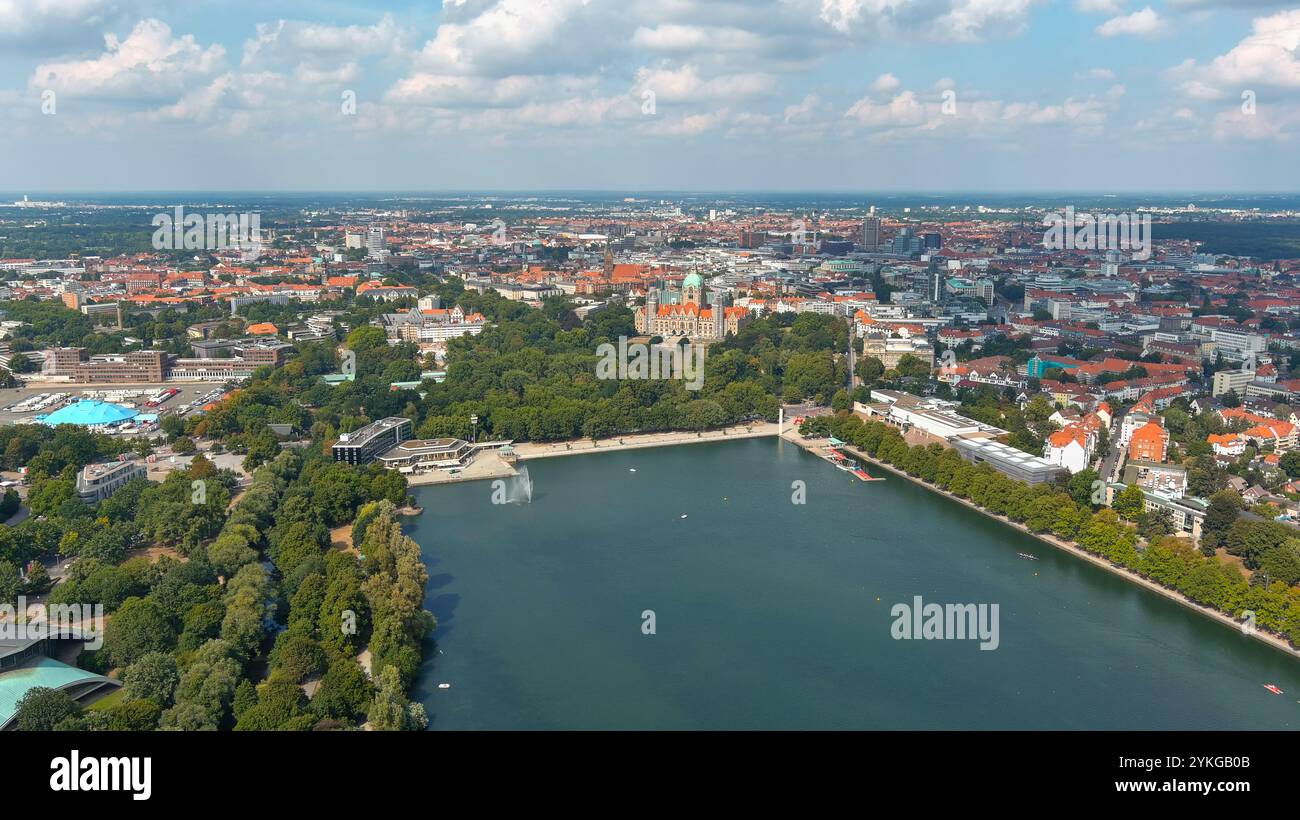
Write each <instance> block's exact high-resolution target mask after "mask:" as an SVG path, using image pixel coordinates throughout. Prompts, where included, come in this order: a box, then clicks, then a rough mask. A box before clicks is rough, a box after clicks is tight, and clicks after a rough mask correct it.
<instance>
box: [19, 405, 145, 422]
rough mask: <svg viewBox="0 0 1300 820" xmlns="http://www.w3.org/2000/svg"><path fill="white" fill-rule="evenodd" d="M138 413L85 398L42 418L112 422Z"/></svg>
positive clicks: (63, 420) (47, 419) (128, 408)
mask: <svg viewBox="0 0 1300 820" xmlns="http://www.w3.org/2000/svg"><path fill="white" fill-rule="evenodd" d="M138 415H140V413H139V411H138V410H133V409H132V408H130V407H123V406H122V405H120V404H112V403H110V402H106V401H99V400H98V399H86V400H85V401H79V402H74V403H73V404H69V405H68V406H66V407H61V408H59V409H58V410H55V411H54V412H53V413H50V414H49V415H48V416H46V417H45V418H44V419H42V420H43V421H44V422H45V423H46V424H48V425H50V426H54V425H56V424H82V425H89V424H113V423H115V422H119V421H125V420H126V419H130V418H135V417H136V416H138Z"/></svg>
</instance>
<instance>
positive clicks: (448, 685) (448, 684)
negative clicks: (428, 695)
mask: <svg viewBox="0 0 1300 820" xmlns="http://www.w3.org/2000/svg"><path fill="white" fill-rule="evenodd" d="M438 688H439V689H450V688H451V684H450V683H440V684H438Z"/></svg>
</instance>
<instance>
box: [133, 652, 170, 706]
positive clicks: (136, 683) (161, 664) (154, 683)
mask: <svg viewBox="0 0 1300 820" xmlns="http://www.w3.org/2000/svg"><path fill="white" fill-rule="evenodd" d="M180 680H181V678H180V673H179V672H178V671H177V670H176V661H175V659H174V658H172V656H171V655H168V654H167V653H165V652H150V653H148V654H146V655H143V656H142V657H141V658H140V659H139V660H138V661H136V662H135V663H133V664H131V665H130V666H128V667H127V668H126V669H124V670H122V684H123V688H124V689H125V690H126V693H125V694H126V699H127V700H151V701H153V702H154V703H156V704H158V705H159V706H161V707H163V708H166V707H168V706H170V705H171V702H172V695H173V694H174V693H175V692H176V686H177V685H178V684H179V683H180Z"/></svg>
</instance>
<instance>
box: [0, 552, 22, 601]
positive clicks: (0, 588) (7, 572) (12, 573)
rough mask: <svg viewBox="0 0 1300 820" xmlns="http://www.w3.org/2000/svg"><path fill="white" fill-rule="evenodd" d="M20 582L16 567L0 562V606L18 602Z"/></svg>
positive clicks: (6, 562)
mask: <svg viewBox="0 0 1300 820" xmlns="http://www.w3.org/2000/svg"><path fill="white" fill-rule="evenodd" d="M21 582H22V578H21V576H19V574H18V567H16V566H14V565H13V564H11V563H9V562H8V561H0V604H13V603H15V602H16V601H17V600H18V587H19V585H20V584H21Z"/></svg>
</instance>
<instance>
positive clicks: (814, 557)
mask: <svg viewBox="0 0 1300 820" xmlns="http://www.w3.org/2000/svg"><path fill="white" fill-rule="evenodd" d="M527 466H528V469H529V472H530V475H531V479H532V482H533V493H532V501H531V503H527V504H522V503H514V504H494V503H493V487H492V484H491V482H473V483H464V484H454V485H449V486H441V487H422V488H416V489H414V490H413V494H414V495H415V497H416V499H417V501H418V503H419V504H420V505H421V506H422V507H423V508H424V513H423V514H422V515H421V516H420V517H419V518H417V519H414V520H413V521H412V522H410V523H409V524H408V526H407V531H408V533H409V534H410V535H411V536H412V537H413V538H415V540H416V541H417V542H418V543H419V544H420V546H421V549H422V552H423V555H424V559H425V561H426V563H427V565H428V567H429V573H430V581H429V587H428V595H427V597H426V606H428V608H429V609H430V610H431V611H432V612H433V613H434V614H435V615H436V616H437V618H438V624H439V626H438V629H437V632H436V633H435V635H434V638H435V642H433V643H431V644H429V645H428V646H427V647H426V651H425V663H424V668H423V670H422V674H421V677H420V681H419V683H418V684H417V687H416V694H415V697H417V698H418V699H419V700H421V701H422V702H423V703H424V704H425V706H426V708H427V710H428V713H429V717H430V726H431V728H432V729H435V730H436V729H1294V728H1296V727H1297V726H1298V725H1300V703H1298V702H1297V697H1300V662H1297V661H1296V660H1294V659H1292V658H1290V657H1288V656H1287V655H1285V654H1284V653H1282V652H1279V651H1277V650H1275V649H1271V648H1269V647H1267V646H1265V645H1263V644H1261V643H1259V642H1257V641H1254V640H1251V639H1249V638H1246V637H1245V636H1243V635H1241V634H1240V633H1239V632H1237V631H1234V630H1232V629H1229V628H1227V627H1224V626H1222V625H1219V624H1217V623H1215V622H1213V621H1211V620H1209V619H1208V618H1205V617H1203V616H1201V615H1199V614H1197V613H1195V612H1193V611H1191V610H1189V609H1187V608H1185V607H1182V606H1180V605H1178V604H1177V603H1175V602H1173V601H1170V600H1167V599H1165V598H1163V597H1161V596H1159V595H1157V594H1155V593H1152V592H1149V591H1146V590H1143V589H1141V588H1139V587H1137V586H1136V585H1134V584H1131V583H1129V582H1127V581H1125V580H1123V579H1122V578H1119V577H1117V576H1114V575H1112V574H1110V573H1108V572H1106V571H1105V570H1103V569H1101V568H1098V567H1095V566H1092V565H1090V564H1088V563H1087V562H1085V561H1082V560H1080V559H1078V558H1075V557H1073V556H1070V555H1068V554H1064V553H1061V552H1058V551H1057V550H1055V549H1054V548H1052V547H1050V546H1048V545H1046V544H1044V543H1042V542H1040V541H1038V540H1036V539H1034V538H1031V537H1029V536H1027V535H1024V534H1023V533H1020V532H1018V531H1015V530H1013V529H1011V528H1009V527H1006V526H1004V525H1002V524H1000V523H998V522H996V521H993V520H991V519H989V518H987V517H985V516H983V515H981V514H979V513H977V512H975V511H973V510H970V509H967V508H965V507H963V506H962V505H960V504H957V503H955V502H952V501H949V500H947V499H945V498H943V497H941V496H939V495H937V494H935V493H932V492H930V491H928V490H926V489H924V488H922V487H920V486H917V485H916V484H914V483H912V482H911V481H908V480H906V479H903V478H899V477H897V476H895V475H893V474H890V473H886V472H884V471H882V470H880V468H876V467H869V470H870V471H871V472H872V474H873V475H883V476H886V478H887V480H886V481H877V482H870V483H864V482H861V481H857V480H855V479H852V478H851V477H850V476H849V475H848V474H847V473H845V472H842V471H840V470H837V469H835V468H834V467H833V466H831V465H829V464H827V463H826V462H824V461H822V460H821V459H819V458H817V457H815V456H813V455H811V454H809V453H807V452H804V451H803V450H801V449H800V448H798V447H797V446H795V445H793V444H791V443H789V442H782V441H779V440H777V439H775V438H771V439H749V440H744V441H736V442H723V443H710V444H697V445H689V446H678V447H665V448H657V449H645V450H630V451H623V452H611V453H605V454H599V455H578V456H567V457H560V458H548V459H539V460H534V461H531V462H528V464H527ZM633 470H635V472H633ZM794 482H803V492H804V495H805V501H806V503H803V504H796V503H793V501H792V496H793V495H795V493H796V491H795V490H794V489H792V484H793V483H794ZM498 497H500V494H499V493H498ZM683 515H685V516H687V517H685V518H683V517H682V516H683ZM1022 552H1023V553H1029V554H1033V555H1037V556H1039V558H1040V560H1037V561H1031V560H1025V559H1023V558H1020V557H1018V556H1017V553H1022ZM915 596H921V597H922V599H923V601H924V602H925V603H937V604H941V605H943V604H988V605H991V604H997V606H998V615H997V621H996V623H997V627H998V634H997V647H996V649H992V650H981V648H980V641H979V640H977V639H960V638H956V639H948V640H900V639H895V638H894V637H893V636H892V634H891V631H892V628H893V626H894V623H895V620H896V618H895V617H894V616H893V615H891V608H892V607H894V606H895V605H896V604H907V605H909V606H910V605H911V604H912V603H913V599H914V597H915ZM647 610H649V611H652V612H653V627H654V634H645V632H643V624H646V623H647V621H646V620H644V619H643V613H645V612H646V611H647ZM990 611H991V610H988V609H986V610H985V612H986V613H987V612H990ZM444 682H445V683H449V684H451V686H450V688H447V689H439V688H438V684H440V683H444ZM1264 683H1275V684H1277V685H1279V686H1280V687H1281V688H1282V689H1284V690H1286V694H1285V695H1274V694H1271V693H1269V692H1268V691H1266V690H1265V689H1264V688H1263V686H1262V684H1264Z"/></svg>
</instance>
